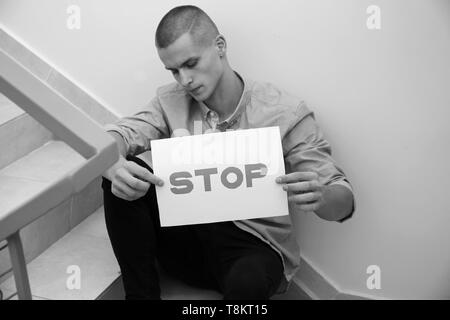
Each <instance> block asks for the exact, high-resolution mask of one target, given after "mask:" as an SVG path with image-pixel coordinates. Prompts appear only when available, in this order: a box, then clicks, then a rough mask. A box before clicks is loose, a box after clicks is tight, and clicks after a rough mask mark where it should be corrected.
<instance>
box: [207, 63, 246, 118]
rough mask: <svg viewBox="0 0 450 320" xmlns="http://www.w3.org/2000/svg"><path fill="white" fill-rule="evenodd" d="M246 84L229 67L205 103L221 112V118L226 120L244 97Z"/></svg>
mask: <svg viewBox="0 0 450 320" xmlns="http://www.w3.org/2000/svg"><path fill="white" fill-rule="evenodd" d="M243 91H244V84H243V83H242V81H241V79H239V77H238V76H237V75H236V73H234V71H233V70H232V69H231V68H230V67H228V68H226V69H225V72H224V73H223V75H222V78H221V79H220V80H219V83H218V85H217V88H216V90H215V91H214V93H213V94H212V95H211V97H209V98H208V100H206V101H205V102H204V103H205V104H206V105H207V106H208V108H210V109H211V110H214V111H215V112H217V113H218V114H219V117H220V120H221V121H222V120H225V119H226V118H227V117H229V116H230V115H232V114H233V112H234V110H236V107H237V105H238V103H239V101H240V99H241V97H242V93H243Z"/></svg>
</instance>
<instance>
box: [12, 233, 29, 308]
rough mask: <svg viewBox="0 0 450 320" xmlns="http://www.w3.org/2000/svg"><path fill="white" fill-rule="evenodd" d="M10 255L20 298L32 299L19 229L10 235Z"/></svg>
mask: <svg viewBox="0 0 450 320" xmlns="http://www.w3.org/2000/svg"><path fill="white" fill-rule="evenodd" d="M8 248H9V256H10V257H11V264H12V267H13V272H14V280H15V282H16V290H17V294H18V296H19V299H20V300H31V299H32V298H31V290H30V282H29V280H28V272H27V263H26V261H25V255H24V253H23V247H22V241H21V240H20V234H19V231H17V232H15V233H13V234H12V235H10V236H9V237H8Z"/></svg>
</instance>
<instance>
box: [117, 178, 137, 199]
mask: <svg viewBox="0 0 450 320" xmlns="http://www.w3.org/2000/svg"><path fill="white" fill-rule="evenodd" d="M113 188H114V190H116V191H118V192H119V193H121V194H122V195H125V196H126V198H127V200H134V199H136V196H137V195H138V192H136V191H135V190H133V189H131V188H130V187H129V186H128V185H127V184H125V183H122V182H115V183H113Z"/></svg>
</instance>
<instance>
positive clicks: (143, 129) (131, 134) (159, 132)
mask: <svg viewBox="0 0 450 320" xmlns="http://www.w3.org/2000/svg"><path fill="white" fill-rule="evenodd" d="M104 129H105V130H106V131H108V132H116V133H118V134H119V135H120V136H122V138H123V141H124V142H125V145H126V152H127V155H133V156H135V155H139V154H141V153H144V152H146V151H149V150H150V141H152V140H157V139H163V138H169V129H168V126H167V121H166V117H165V116H164V113H163V110H162V108H161V105H160V103H159V101H158V98H154V99H153V100H152V101H151V102H150V103H149V104H148V105H147V106H146V107H145V108H144V110H143V111H141V112H139V113H137V114H135V115H134V116H131V117H124V118H121V119H119V120H118V121H117V122H115V123H114V124H108V125H106V126H104Z"/></svg>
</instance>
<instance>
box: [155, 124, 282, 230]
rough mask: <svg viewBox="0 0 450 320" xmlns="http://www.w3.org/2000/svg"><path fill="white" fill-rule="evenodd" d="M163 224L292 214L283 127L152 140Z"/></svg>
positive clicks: (210, 221) (166, 225) (164, 225)
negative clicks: (283, 179) (282, 181)
mask: <svg viewBox="0 0 450 320" xmlns="http://www.w3.org/2000/svg"><path fill="white" fill-rule="evenodd" d="M151 149H152V157H153V170H154V173H155V175H157V176H158V177H160V178H161V179H163V180H164V186H163V187H158V186H157V187H156V194H157V198H158V206H159V215H160V221H161V226H163V227H169V226H180V225H191V224H203V223H213V222H221V221H233V220H246V219H256V218H265V217H275V216H285V215H288V214H289V209H288V201H287V194H286V192H285V191H284V190H283V189H282V187H281V185H279V184H277V183H276V182H275V179H276V178H277V177H279V176H281V175H284V174H285V168H284V159H283V149H282V146H281V138H280V130H279V128H278V127H270V128H262V129H250V130H239V131H229V132H220V133H210V134H204V135H196V136H187V137H178V138H171V139H163V140H155V141H152V142H151Z"/></svg>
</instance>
